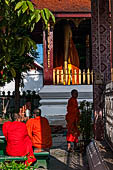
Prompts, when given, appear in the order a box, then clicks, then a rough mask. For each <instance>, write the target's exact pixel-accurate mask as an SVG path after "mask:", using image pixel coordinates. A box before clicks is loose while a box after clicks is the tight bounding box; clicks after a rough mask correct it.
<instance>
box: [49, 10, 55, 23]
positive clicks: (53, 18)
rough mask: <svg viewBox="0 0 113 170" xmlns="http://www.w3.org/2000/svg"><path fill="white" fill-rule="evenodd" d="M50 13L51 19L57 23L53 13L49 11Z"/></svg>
mask: <svg viewBox="0 0 113 170" xmlns="http://www.w3.org/2000/svg"><path fill="white" fill-rule="evenodd" d="M49 13H50V15H51V18H52V20H53V22H54V23H55V16H54V15H53V14H52V12H51V11H49Z"/></svg>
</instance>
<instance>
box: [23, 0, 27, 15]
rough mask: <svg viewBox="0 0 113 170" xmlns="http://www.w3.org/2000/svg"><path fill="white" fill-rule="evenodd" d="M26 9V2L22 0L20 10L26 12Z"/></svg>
mask: <svg viewBox="0 0 113 170" xmlns="http://www.w3.org/2000/svg"><path fill="white" fill-rule="evenodd" d="M27 9H28V6H27V3H26V2H24V3H23V5H22V12H23V13H24V12H26V10H27Z"/></svg>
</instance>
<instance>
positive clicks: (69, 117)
mask: <svg viewBox="0 0 113 170" xmlns="http://www.w3.org/2000/svg"><path fill="white" fill-rule="evenodd" d="M71 95H72V97H71V98H70V99H69V101H68V105H67V114H66V122H67V129H68V132H67V137H66V139H67V144H68V151H70V150H71V142H73V143H74V146H75V147H76V143H78V137H79V135H80V132H79V130H78V124H79V119H80V112H79V109H78V103H77V97H78V91H77V90H75V89H74V90H72V91H71Z"/></svg>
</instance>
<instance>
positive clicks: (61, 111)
mask: <svg viewBox="0 0 113 170" xmlns="http://www.w3.org/2000/svg"><path fill="white" fill-rule="evenodd" d="M73 89H77V90H78V103H80V101H83V100H87V101H89V102H93V85H70V86H68V85H66V86H64V85H45V86H44V87H43V88H42V89H41V90H40V92H39V95H40V97H41V100H40V104H41V106H40V109H41V110H42V116H45V117H47V119H48V120H49V123H50V124H53V125H55V124H56V121H57V122H59V125H63V126H65V115H66V112H67V111H66V106H67V102H68V99H69V98H70V96H71V93H70V92H71V90H73Z"/></svg>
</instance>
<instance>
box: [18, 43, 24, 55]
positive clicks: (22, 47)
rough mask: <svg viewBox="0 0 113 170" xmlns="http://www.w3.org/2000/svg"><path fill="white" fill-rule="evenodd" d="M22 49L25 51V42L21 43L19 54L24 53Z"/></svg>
mask: <svg viewBox="0 0 113 170" xmlns="http://www.w3.org/2000/svg"><path fill="white" fill-rule="evenodd" d="M24 51H25V44H24V43H23V44H22V46H21V52H20V54H19V56H22V54H24Z"/></svg>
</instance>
